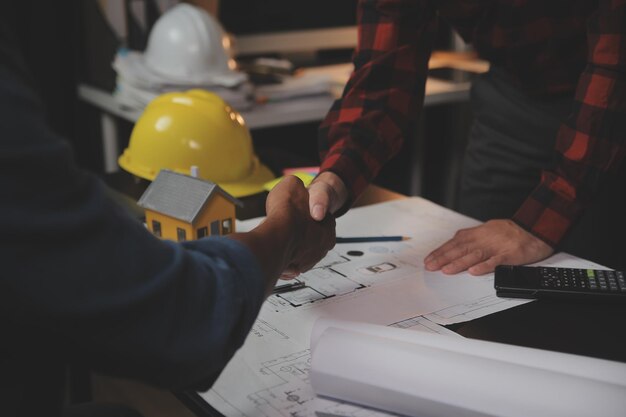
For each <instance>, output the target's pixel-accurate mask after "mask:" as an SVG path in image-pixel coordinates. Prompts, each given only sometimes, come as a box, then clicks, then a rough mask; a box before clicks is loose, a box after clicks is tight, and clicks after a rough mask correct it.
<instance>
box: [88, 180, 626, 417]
mask: <svg viewBox="0 0 626 417" xmlns="http://www.w3.org/2000/svg"><path fill="white" fill-rule="evenodd" d="M401 198H403V196H401V195H399V194H396V193H391V192H389V191H387V190H384V189H380V188H378V187H373V186H371V187H370V188H369V189H368V190H367V192H366V193H365V194H364V195H363V196H362V197H361V199H360V201H359V204H371V203H375V202H380V201H388V200H394V199H401ZM624 317H626V306H624V305H588V304H572V303H564V302H553V301H552V302H533V303H529V304H525V305H522V306H519V307H515V308H512V309H509V310H506V311H503V312H500V313H496V314H493V315H490V316H486V317H483V318H480V319H476V320H473V321H470V322H465V323H460V324H456V325H451V326H448V327H449V328H451V329H452V330H454V331H456V332H458V333H459V334H461V335H463V336H466V337H471V338H478V339H483V340H490V341H497V342H503V343H510V344H515V345H521V346H528V347H535V348H541V349H549V350H555V351H560V352H567V353H574V354H581V355H588V356H593V357H598V358H604V359H610V360H617V361H622V362H626V326H624V324H623V320H624ZM94 388H95V392H94V396H95V398H96V399H97V400H100V401H102V400H108V401H113V402H122V403H125V404H128V405H131V406H133V407H135V408H137V409H138V410H139V411H141V412H142V413H143V414H144V415H145V417H151V416H155V417H157V416H172V415H177V416H184V417H186V416H192V415H194V414H193V413H192V412H191V411H190V410H189V409H187V408H186V407H185V406H184V405H183V403H181V402H180V400H178V399H177V398H176V397H174V396H173V395H172V394H171V393H169V392H166V391H160V390H156V389H154V388H150V387H147V386H145V385H141V384H137V383H134V382H133V383H131V382H128V381H122V380H119V379H113V378H102V377H97V378H94Z"/></svg>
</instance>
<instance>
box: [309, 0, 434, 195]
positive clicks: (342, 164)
mask: <svg viewBox="0 0 626 417" xmlns="http://www.w3.org/2000/svg"><path fill="white" fill-rule="evenodd" d="M358 7H359V9H358V20H359V25H360V30H359V39H358V47H357V49H356V51H355V54H354V65H355V70H354V72H353V74H352V75H351V77H350V79H349V81H348V83H347V85H346V88H345V90H344V93H343V95H342V97H341V99H340V100H338V101H337V102H335V103H334V105H333V107H332V108H331V110H330V111H329V113H328V115H327V116H326V118H325V120H324V121H323V123H322V124H321V126H320V130H319V144H320V155H321V159H322V164H321V171H322V172H324V171H331V172H334V173H335V174H336V175H338V176H339V177H340V178H341V180H342V181H343V183H344V184H345V185H346V187H347V189H348V190H349V200H350V202H351V200H353V199H355V198H356V197H358V195H359V194H360V193H361V192H362V191H363V190H364V189H365V187H366V186H367V184H368V183H369V182H370V181H371V180H372V178H373V177H374V176H375V175H376V174H377V173H378V172H379V170H380V169H381V167H382V166H383V164H384V163H385V162H387V161H388V160H389V159H390V158H391V157H392V156H393V155H394V154H396V153H397V152H398V151H399V150H400V148H401V146H402V143H403V141H404V140H405V139H406V138H407V137H410V136H411V135H412V134H413V130H414V129H413V128H414V126H415V120H417V119H418V113H419V111H420V107H421V104H422V102H423V97H424V92H425V80H426V71H427V67H428V60H429V57H430V53H431V48H432V37H433V33H434V31H435V28H436V17H435V12H434V9H433V8H432V6H431V5H430V4H429V2H427V1H418V0H411V1H407V0H391V1H380V0H379V1H376V0H362V1H360V2H359V6H358Z"/></svg>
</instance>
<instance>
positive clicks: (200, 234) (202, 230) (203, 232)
mask: <svg viewBox="0 0 626 417" xmlns="http://www.w3.org/2000/svg"><path fill="white" fill-rule="evenodd" d="M208 235H209V229H208V228H207V227H206V226H205V227H201V228H199V229H198V239H202V238H203V237H205V236H208Z"/></svg>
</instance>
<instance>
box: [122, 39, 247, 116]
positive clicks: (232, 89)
mask: <svg viewBox="0 0 626 417" xmlns="http://www.w3.org/2000/svg"><path fill="white" fill-rule="evenodd" d="M113 68H114V69H115V71H116V72H117V87H116V90H115V92H114V94H113V95H114V97H115V99H116V100H117V101H118V102H119V103H120V104H121V105H123V106H125V107H129V108H132V109H143V108H144V107H145V106H146V105H147V104H148V103H149V102H150V101H152V100H153V99H154V98H156V97H157V96H159V95H161V94H164V93H168V92H172V91H185V90H190V89H195V88H200V89H204V90H207V91H211V92H213V93H215V94H217V95H219V96H220V97H222V98H223V99H224V100H225V101H226V102H228V103H229V104H230V105H231V106H232V107H234V108H235V109H237V110H246V109H249V108H250V107H251V106H252V104H253V100H254V88H253V87H252V85H251V84H250V83H249V82H248V81H247V76H246V75H245V74H243V73H240V72H236V71H229V72H227V73H223V74H219V73H218V74H200V75H198V76H195V77H193V76H191V77H184V78H182V77H181V78H178V77H173V76H171V75H164V74H162V73H159V72H158V71H157V70H155V69H154V68H151V67H150V65H148V64H147V62H146V61H145V59H144V55H143V53H141V52H137V51H130V50H127V49H120V50H119V51H118V53H117V54H116V56H115V60H114V61H113Z"/></svg>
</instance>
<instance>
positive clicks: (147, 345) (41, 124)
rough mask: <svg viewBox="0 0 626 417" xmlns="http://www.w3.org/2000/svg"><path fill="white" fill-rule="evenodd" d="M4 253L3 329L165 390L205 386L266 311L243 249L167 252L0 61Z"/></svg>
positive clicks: (213, 245) (219, 245)
mask: <svg viewBox="0 0 626 417" xmlns="http://www.w3.org/2000/svg"><path fill="white" fill-rule="evenodd" d="M0 254H1V255H0V260H1V262H2V269H1V273H0V274H1V275H0V321H2V322H4V323H5V324H7V326H4V325H2V327H7V328H9V327H15V326H18V327H19V328H21V329H27V330H28V331H29V332H30V335H29V339H30V340H31V343H32V340H33V339H34V340H35V341H36V342H35V343H41V345H42V346H51V345H55V344H57V345H63V346H64V347H65V350H66V351H67V352H68V353H69V354H70V355H74V356H75V357H77V358H81V359H83V360H87V361H88V362H89V364H90V365H91V366H93V367H94V368H95V369H97V370H100V371H102V372H105V373H109V374H114V375H119V376H124V377H131V378H136V379H140V380H143V381H146V382H149V383H152V384H155V385H158V386H162V387H168V388H187V387H198V386H201V387H204V388H206V387H208V386H209V385H210V384H211V383H212V382H213V381H214V380H215V379H216V378H217V376H218V375H219V372H220V371H221V370H222V369H223V368H224V366H225V365H226V363H227V362H228V360H229V359H230V358H231V357H232V355H233V354H234V352H235V351H236V350H237V348H238V347H239V346H241V344H242V343H243V341H244V339H245V337H246V334H247V332H248V330H249V329H250V327H251V326H252V324H253V322H254V319H255V317H256V315H257V314H258V311H259V309H260V306H261V303H262V301H263V292H264V278H263V276H262V274H261V270H260V267H259V265H258V264H257V261H256V259H255V258H254V256H253V255H252V253H251V252H250V251H249V250H248V249H247V248H246V247H245V246H243V245H241V244H240V243H238V242H235V241H233V240H230V239H227V238H217V239H216V238H212V239H203V240H200V241H196V242H188V243H185V244H184V245H181V244H178V243H174V242H166V241H161V240H159V239H157V238H155V237H154V236H152V235H151V234H150V233H149V232H148V231H147V230H146V229H145V227H144V226H143V225H142V224H141V223H140V222H138V221H136V220H135V219H133V218H131V217H130V216H128V215H127V214H126V212H125V211H124V210H123V209H122V208H120V207H118V206H117V205H116V204H115V203H114V202H113V201H111V200H110V199H109V198H108V197H107V193H106V192H105V188H104V185H103V184H102V183H101V182H100V181H99V180H98V179H97V178H95V177H94V176H92V175H90V174H88V173H86V172H84V171H82V170H80V169H78V168H77V167H76V166H75V164H74V162H73V160H72V155H71V151H70V149H69V147H68V145H67V144H66V142H65V141H63V140H62V139H61V138H60V137H58V136H57V135H55V134H54V133H53V132H52V131H51V130H50V129H49V128H48V126H47V124H46V122H45V119H44V116H43V112H42V110H41V109H40V105H39V102H38V100H37V98H36V96H35V95H34V94H33V93H32V92H31V91H30V90H29V89H28V88H27V87H26V86H25V84H24V83H23V82H22V80H21V79H20V77H19V76H17V75H16V74H15V73H14V72H13V71H11V70H9V69H8V68H7V67H6V66H3V65H2V62H0ZM39 332H40V334H41V335H42V336H41V338H40V339H41V340H38V337H37V335H38V334H39ZM44 335H45V336H44ZM12 343H14V344H15V345H16V346H19V343H20V340H19V339H18V340H13V342H12ZM198 384H200V385H198Z"/></svg>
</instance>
